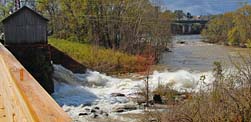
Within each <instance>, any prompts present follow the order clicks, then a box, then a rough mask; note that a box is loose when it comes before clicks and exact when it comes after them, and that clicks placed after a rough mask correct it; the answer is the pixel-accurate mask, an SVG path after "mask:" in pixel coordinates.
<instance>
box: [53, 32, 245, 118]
mask: <svg viewBox="0 0 251 122" xmlns="http://www.w3.org/2000/svg"><path fill="white" fill-rule="evenodd" d="M181 43H182V44H181ZM171 50H172V52H166V53H164V54H163V56H162V59H161V61H160V64H161V65H162V66H164V67H165V68H166V69H167V70H164V71H155V72H154V73H153V74H151V75H150V76H149V88H150V91H152V90H154V89H156V88H157V87H158V85H160V84H161V85H168V86H169V87H170V88H172V89H174V90H177V91H186V92H190V91H194V92H196V91H198V90H201V89H204V88H207V87H208V86H210V84H212V82H213V81H214V77H213V75H212V72H211V69H212V64H213V62H214V61H222V62H225V64H230V61H229V59H230V58H231V59H233V60H236V61H237V60H239V59H240V58H239V54H242V55H247V52H248V49H243V48H233V47H227V46H222V45H215V44H208V43H204V42H202V37H201V36H200V35H189V36H187V35H186V36H175V37H174V38H173V46H172V48H171ZM54 69H55V72H54V75H53V76H54V81H55V93H54V94H53V95H52V96H53V98H54V99H55V100H56V101H57V102H58V103H59V104H60V105H61V106H62V108H63V109H64V110H65V111H66V112H67V113H68V114H69V115H70V116H71V117H72V118H73V119H74V121H80V122H85V121H86V122H90V121H103V119H106V118H108V119H113V120H114V119H115V120H114V121H118V122H120V121H122V122H127V121H132V122H133V121H137V119H136V118H124V117H121V116H122V115H123V114H128V113H135V112H136V113H138V114H139V113H142V112H143V110H142V109H139V106H138V105H137V103H135V102H133V99H134V100H135V99H139V98H140V94H139V93H141V92H142V88H144V86H145V81H144V79H138V80H135V78H133V77H128V78H123V79H122V78H116V77H111V76H107V75H105V74H102V73H99V72H96V71H90V70H89V71H87V72H86V73H85V74H74V73H72V72H71V71H69V70H68V69H66V68H64V67H62V66H61V65H54ZM201 76H205V80H204V82H203V83H202V82H201V79H200V78H201ZM141 97H142V96H141ZM128 106H130V107H131V109H132V110H131V109H130V110H128V108H127V109H123V108H125V107H128ZM95 108H98V110H97V109H95ZM118 108H119V109H122V110H120V111H122V112H116V110H117V109H118ZM91 111H95V112H91ZM94 118H95V119H94ZM97 118H98V119H101V120H97Z"/></svg>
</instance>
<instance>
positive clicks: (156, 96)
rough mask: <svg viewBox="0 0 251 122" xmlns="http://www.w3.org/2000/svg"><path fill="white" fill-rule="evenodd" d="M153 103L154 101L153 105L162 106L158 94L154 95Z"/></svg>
mask: <svg viewBox="0 0 251 122" xmlns="http://www.w3.org/2000/svg"><path fill="white" fill-rule="evenodd" d="M153 101H154V103H157V104H162V103H163V102H162V98H161V96H160V95H159V94H154V96H153Z"/></svg>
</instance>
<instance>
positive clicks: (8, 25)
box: [2, 6, 49, 45]
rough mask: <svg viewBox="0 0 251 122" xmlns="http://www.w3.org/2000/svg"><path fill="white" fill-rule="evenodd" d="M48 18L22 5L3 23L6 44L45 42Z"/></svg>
mask: <svg viewBox="0 0 251 122" xmlns="http://www.w3.org/2000/svg"><path fill="white" fill-rule="evenodd" d="M48 21H49V20H48V19H46V18H45V17H43V16H42V15H40V14H38V13H37V12H35V11H33V10H32V9H30V8H28V7H26V6H24V7H22V8H21V9H19V10H18V11H16V12H14V13H13V14H11V15H10V16H8V17H7V18H5V19H4V20H3V21H2V23H3V29H4V34H5V42H4V43H5V44H6V45H23V44H47V42H48V40H47V24H48Z"/></svg>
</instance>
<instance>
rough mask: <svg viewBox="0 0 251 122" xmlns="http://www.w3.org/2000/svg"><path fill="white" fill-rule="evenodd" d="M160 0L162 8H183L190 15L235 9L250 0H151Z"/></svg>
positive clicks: (250, 1)
mask: <svg viewBox="0 0 251 122" xmlns="http://www.w3.org/2000/svg"><path fill="white" fill-rule="evenodd" d="M152 1H155V2H156V1H161V2H162V3H161V5H162V8H163V7H164V8H167V9H169V10H177V9H180V10H183V11H185V12H191V13H192V15H208V14H219V13H224V12H228V11H233V10H236V9H237V8H240V7H241V6H243V3H244V2H246V3H248V4H250V3H251V0H152Z"/></svg>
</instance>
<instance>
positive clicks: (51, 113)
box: [0, 43, 72, 122]
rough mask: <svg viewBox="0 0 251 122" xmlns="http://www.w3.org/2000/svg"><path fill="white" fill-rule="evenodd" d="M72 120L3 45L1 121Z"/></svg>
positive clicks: (63, 121)
mask: <svg viewBox="0 0 251 122" xmlns="http://www.w3.org/2000/svg"><path fill="white" fill-rule="evenodd" d="M71 121H72V120H71V118H70V117H69V116H68V115H67V113H65V112H64V111H63V110H62V108H61V107H60V106H59V105H58V104H57V103H56V102H55V101H54V100H53V98H52V97H51V96H50V95H49V94H48V93H47V92H46V91H45V90H44V89H43V88H42V87H41V86H40V84H39V83H38V82H37V81H36V80H35V79H34V78H33V76H31V74H30V73H29V72H28V71H27V70H26V69H25V68H24V67H23V66H22V65H21V64H20V63H19V61H18V60H17V59H16V58H15V57H14V56H13V55H12V54H11V53H10V52H9V51H8V50H7V49H6V48H5V47H4V46H3V45H2V44H1V43H0V122H71Z"/></svg>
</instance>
